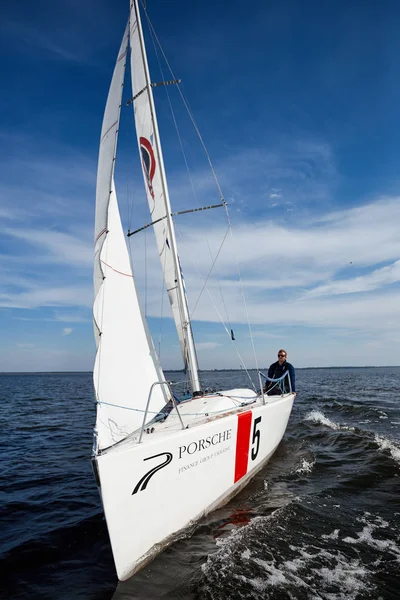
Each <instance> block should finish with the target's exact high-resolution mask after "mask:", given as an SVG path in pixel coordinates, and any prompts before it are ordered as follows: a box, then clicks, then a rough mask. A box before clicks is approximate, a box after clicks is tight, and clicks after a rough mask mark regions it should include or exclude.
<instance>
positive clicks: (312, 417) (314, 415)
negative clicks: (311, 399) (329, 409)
mask: <svg viewBox="0 0 400 600" xmlns="http://www.w3.org/2000/svg"><path fill="white" fill-rule="evenodd" d="M305 420H306V421H314V422H315V423H321V425H326V427H330V429H333V430H335V431H338V430H342V431H354V427H348V426H347V425H340V424H339V423H335V422H334V421H331V420H330V419H328V417H326V416H325V415H324V413H323V412H321V411H320V410H312V411H311V412H310V413H308V415H306V418H305Z"/></svg>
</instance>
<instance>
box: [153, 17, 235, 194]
mask: <svg viewBox="0 0 400 600" xmlns="http://www.w3.org/2000/svg"><path fill="white" fill-rule="evenodd" d="M144 13H145V15H146V19H147V22H148V25H149V28H150V30H151V31H152V32H153V35H154V38H155V39H156V40H157V44H158V46H159V48H160V50H161V53H162V55H163V58H164V60H165V62H166V64H167V67H168V69H169V71H170V73H171V75H172V77H173V79H176V77H175V75H174V73H173V71H172V68H171V66H170V64H169V62H168V60H167V57H166V55H165V53H164V50H163V49H162V46H161V43H160V40H159V39H158V37H157V34H156V32H155V29H154V27H153V24H152V22H151V20H150V17H149V15H148V13H147V10H146V9H144ZM177 88H178V91H179V94H180V97H181V99H182V102H183V104H184V106H185V108H186V110H187V111H188V115H189V117H190V120H191V121H192V124H193V127H194V129H195V131H196V133H197V136H198V138H199V140H200V143H201V145H202V147H203V150H204V152H205V155H206V158H207V161H208V164H209V166H210V169H211V173H212V175H213V177H214V181H215V185H216V186H217V190H218V193H219V197H220V198H221V201H222V202H224V203H225V199H224V195H223V193H222V190H221V186H220V185H219V181H218V178H217V174H216V173H215V171H214V167H213V164H212V162H211V157H210V155H209V153H208V150H207V148H206V145H205V143H204V140H203V138H202V136H201V133H200V130H199V128H198V126H197V123H196V121H195V118H194V116H193V113H192V111H191V109H190V107H189V104H188V102H187V101H186V98H185V97H184V95H183V93H182V90H181V88H180V86H179V85H177Z"/></svg>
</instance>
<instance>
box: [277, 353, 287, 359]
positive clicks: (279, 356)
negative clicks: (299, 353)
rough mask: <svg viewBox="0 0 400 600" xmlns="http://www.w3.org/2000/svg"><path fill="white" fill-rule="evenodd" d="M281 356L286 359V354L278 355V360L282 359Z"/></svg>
mask: <svg viewBox="0 0 400 600" xmlns="http://www.w3.org/2000/svg"><path fill="white" fill-rule="evenodd" d="M281 356H283V357H285V356H286V354H278V358H281Z"/></svg>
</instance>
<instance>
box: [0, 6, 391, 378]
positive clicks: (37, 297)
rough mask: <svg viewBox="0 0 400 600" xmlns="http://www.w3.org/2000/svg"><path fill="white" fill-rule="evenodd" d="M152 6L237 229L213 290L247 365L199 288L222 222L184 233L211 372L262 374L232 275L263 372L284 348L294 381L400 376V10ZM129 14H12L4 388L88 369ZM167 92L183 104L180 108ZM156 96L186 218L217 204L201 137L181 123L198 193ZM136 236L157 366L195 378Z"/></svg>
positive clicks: (125, 162) (127, 133)
mask: <svg viewBox="0 0 400 600" xmlns="http://www.w3.org/2000/svg"><path fill="white" fill-rule="evenodd" d="M147 7H148V12H149V15H150V17H151V19H152V22H153V24H154V27H155V29H156V31H157V34H158V36H159V38H160V40H161V43H162V45H163V49H164V51H165V52H166V54H167V57H168V60H169V62H170V64H171V65H172V67H173V70H174V72H175V74H176V76H177V77H180V78H181V79H182V89H183V91H184V94H185V96H186V98H187V99H188V101H189V103H190V106H191V109H192V111H193V113H194V115H195V117H196V121H197V124H198V126H199V128H200V130H201V132H202V135H203V138H204V140H205V142H206V145H207V148H208V151H209V153H210V155H211V158H212V160H213V164H214V167H215V170H216V172H217V175H218V177H219V180H220V183H221V186H222V189H223V191H224V195H225V198H226V200H227V201H228V204H229V210H230V216H231V220H232V225H233V234H234V237H233V241H232V240H231V239H230V238H229V237H228V240H227V242H226V244H225V245H224V246H223V249H222V251H221V253H220V258H219V261H218V263H217V266H216V269H215V272H214V275H215V277H214V278H213V279H212V280H210V282H209V285H208V286H207V287H208V290H209V292H210V294H211V296H212V298H213V302H214V303H215V304H216V305H217V307H218V310H219V312H220V313H221V314H222V315H223V317H224V319H225V322H226V324H227V326H228V329H230V328H231V327H232V328H233V329H234V331H235V336H236V345H237V349H238V351H239V353H240V357H239V356H238V355H237V354H236V351H235V349H234V348H233V346H232V344H231V343H230V342H229V339H228V336H227V335H226V332H225V330H224V328H223V327H222V326H221V323H220V320H219V317H218V314H217V313H216V312H215V311H214V309H213V307H212V305H211V308H210V303H209V298H208V296H207V294H206V293H203V295H202V296H201V298H200V300H199V302H197V300H198V296H199V294H200V292H201V289H202V286H203V283H202V279H201V278H200V279H199V277H198V272H199V273H200V275H201V277H203V279H204V278H205V277H206V276H207V273H208V271H209V268H210V264H211V262H212V259H211V258H210V252H211V255H212V253H213V252H214V253H215V252H216V251H217V250H218V248H219V246H220V244H221V241H222V239H223V237H224V235H225V233H226V222H225V221H224V218H223V217H224V215H223V211H221V210H220V209H218V210H215V211H209V212H208V213H203V214H201V215H196V216H191V217H179V218H177V219H176V225H177V234H178V243H179V251H180V256H181V262H182V265H183V270H184V274H185V280H186V284H187V289H188V294H189V300H190V304H191V307H192V308H193V307H194V306H195V305H196V308H195V310H194V313H193V327H194V331H195V337H196V341H197V347H198V354H199V361H200V366H201V367H202V368H224V367H232V368H238V367H239V366H240V364H241V362H242V360H243V362H244V363H245V364H246V366H249V367H252V366H254V364H255V361H254V356H253V352H252V346H251V343H250V340H249V334H248V329H247V326H246V319H247V317H246V311H245V310H244V307H243V302H242V298H241V289H240V286H238V285H237V279H238V276H237V273H238V271H237V261H236V258H238V259H239V262H240V272H241V277H242V284H243V290H244V293H245V296H246V303H247V311H248V316H249V320H250V323H251V326H252V332H253V336H254V345H255V349H256V354H257V359H258V364H259V365H260V366H263V367H264V366H265V365H267V364H269V363H270V362H272V360H273V359H275V356H276V350H277V349H278V348H280V347H285V348H286V349H287V350H288V353H289V359H290V360H291V362H293V364H294V365H295V366H298V367H307V366H331V365H337V366H340V365H356V366H362V365H393V364H399V357H400V327H399V318H398V313H399V307H400V286H399V280H400V234H399V222H400V175H399V173H400V170H399V159H400V144H399V142H398V131H399V128H400V111H399V108H398V107H399V106H400V38H399V36H398V28H397V23H398V21H399V17H400V14H399V13H400V8H399V6H398V5H397V3H395V2H390V1H385V2H382V3H379V4H378V2H374V1H369V0H367V1H363V2H357V1H354V2H351V3H347V2H324V3H322V2H318V1H313V0H310V1H308V2H302V3H299V2H295V1H289V0H281V1H279V2H278V1H268V2H266V1H265V0H253V2H252V3H251V4H248V3H243V2H235V1H233V2H230V3H229V8H228V5H227V4H226V2H223V1H222V0H213V2H211V1H209V0H204V1H202V2H193V3H188V2H186V1H184V0H175V1H173V2H165V1H164V2H161V0H151V1H150V0H149V1H148V2H147ZM127 10H128V2H127V1H125V0H123V1H122V0H113V1H111V0H96V2H94V1H92V0H85V1H84V2H78V1H76V0H59V2H57V3H54V2H50V1H49V0H42V1H40V2H36V3H31V2H25V1H24V0H22V1H21V2H18V3H12V2H8V3H7V2H5V3H3V11H2V19H1V36H0V47H1V51H2V55H3V56H2V60H1V71H2V72H1V77H2V84H3V85H2V90H3V93H2V95H1V98H0V102H1V110H0V119H1V128H0V138H1V146H0V147H1V161H0V198H1V202H0V221H1V230H2V236H1V238H0V245H1V248H0V254H1V262H0V273H1V288H0V326H1V331H2V335H1V341H0V344H1V352H0V371H19V370H21V371H52V370H91V368H92V365H93V361H94V353H95V346H94V341H93V328H92V322H91V305H92V300H93V291H92V254H93V248H92V241H93V218H94V197H95V179H96V162H97V152H98V141H99V135H100V128H101V121H102V115H103V110H104V105H105V100H106V96H107V91H108V86H109V82H110V77H111V73H112V69H113V66H114V61H115V58H116V54H117V51H118V48H119V44H120V39H121V36H122V32H123V29H124V26H125V21H126V16H127ZM149 42H150V40H149ZM150 46H151V43H150ZM151 65H152V66H154V65H156V63H155V61H154V59H151ZM152 73H154V75H153V80H156V81H158V80H160V79H161V75H160V73H157V70H156V69H155V70H154V71H152ZM165 77H166V78H167V79H169V78H170V77H169V75H168V74H167V73H165ZM168 91H169V93H170V96H171V98H172V100H173V101H174V102H175V100H176V98H177V94H176V90H173V89H172V88H169V89H168ZM155 95H156V102H157V108H158V114H159V121H160V129H161V134H162V139H163V146H164V155H165V162H166V167H167V173H168V176H169V185H170V195H171V202H172V205H173V209H174V210H183V209H185V208H190V207H194V206H202V205H205V204H208V203H209V202H213V203H215V202H216V201H218V195H216V193H215V189H214V185H213V182H212V179H211V177H210V174H209V172H208V171H207V164H206V161H205V160H204V157H203V156H202V154H201V149H200V148H199V145H198V144H197V146H196V148H195V150H194V149H192V145H194V141H195V136H194V135H193V133H192V132H190V131H189V128H188V125H189V122H188V119H187V118H185V116H184V114H183V112H182V110H181V109H180V108H179V107H178V108H177V109H176V110H177V113H176V114H177V118H178V120H179V125H180V131H181V135H182V137H183V140H184V146H185V148H186V151H187V157H188V161H189V163H190V169H191V176H192V180H193V187H194V190H195V194H193V191H192V187H191V185H190V183H189V182H188V180H187V177H186V173H185V167H184V164H183V161H182V158H181V156H180V152H179V145H178V143H177V139H176V135H175V134H174V131H173V127H172V121H171V116H170V114H169V111H168V102H167V97H166V94H165V89H157V90H156V92H155ZM126 97H127V98H129V87H128V85H127V86H126ZM122 125H123V127H121V133H120V144H119V148H120V156H119V158H120V160H119V162H118V167H117V191H118V193H119V199H120V203H121V211H122V214H123V217H124V223H125V224H126V226H127V227H128V226H131V227H136V226H137V227H139V226H141V225H143V224H144V223H146V222H148V220H149V217H148V214H147V212H146V211H147V208H146V205H145V196H144V189H143V183H142V181H141V175H140V173H139V165H138V160H137V157H136V147H135V144H136V141H135V136H134V132H133V129H132V114H131V109H130V108H125V109H124V111H123V117H122ZM132 206H133V208H134V210H133V212H132ZM134 237H135V239H134V240H133V241H132V246H131V248H132V254H133V257H134V268H135V273H136V274H137V280H138V285H139V287H140V289H141V292H142V299H143V304H144V305H145V308H146V313H147V315H148V318H149V322H150V326H151V330H152V333H153V337H154V340H155V343H156V346H157V347H158V345H159V340H160V339H161V342H162V343H161V345H160V348H161V350H160V354H161V362H162V364H163V366H164V367H165V368H180V366H181V362H180V359H179V349H178V343H177V339H176V337H175V336H174V335H173V327H172V323H171V320H170V319H169V318H168V317H169V315H168V310H167V309H168V307H167V304H168V301H167V300H166V298H165V296H162V293H161V281H160V268H159V265H158V262H157V256H156V255H155V249H154V245H155V244H154V243H153V238H152V233H151V231H148V232H147V233H146V234H138V235H137V236H134ZM152 248H153V250H152ZM145 257H146V263H145ZM145 264H146V272H147V275H145V266H144V265H145ZM221 290H222V292H223V298H224V300H223V301H222V300H221V293H220V291H221ZM161 314H162V315H163V319H162V320H161V319H160V315H161Z"/></svg>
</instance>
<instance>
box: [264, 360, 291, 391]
mask: <svg viewBox="0 0 400 600" xmlns="http://www.w3.org/2000/svg"><path fill="white" fill-rule="evenodd" d="M286 358H287V352H286V350H283V349H282V348H281V349H280V350H278V360H277V361H276V362H274V363H273V364H272V365H271V366H270V367H269V369H268V377H269V379H279V378H280V377H282V375H284V374H285V373H286V371H289V377H290V383H291V386H292V392H293V394H294V395H296V376H295V372H294V366H293V365H291V364H290V363H289V362H287V360H286ZM268 390H269V391H268ZM282 390H283V393H288V392H290V387H289V381H288V378H287V377H285V379H284V380H283V381H281V382H280V383H277V384H275V383H274V382H272V381H266V382H265V386H264V394H265V393H268V395H269V396H280V395H281V394H282Z"/></svg>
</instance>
